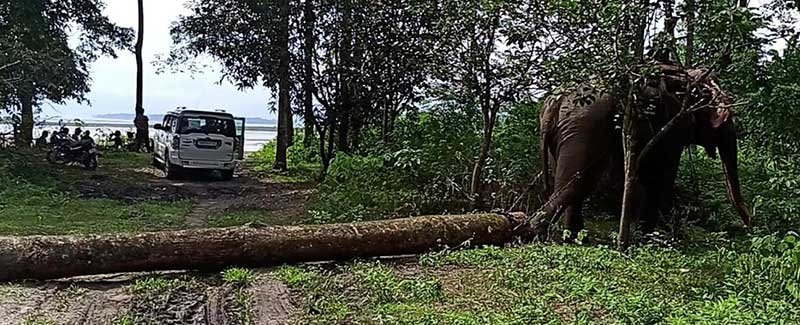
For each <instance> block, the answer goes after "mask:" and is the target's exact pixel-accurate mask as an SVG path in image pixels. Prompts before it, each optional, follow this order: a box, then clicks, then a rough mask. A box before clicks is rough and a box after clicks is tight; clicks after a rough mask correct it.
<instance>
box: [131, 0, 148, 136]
mask: <svg viewBox="0 0 800 325" xmlns="http://www.w3.org/2000/svg"><path fill="white" fill-rule="evenodd" d="M138 7H139V8H138V9H139V24H138V29H137V31H136V33H137V35H136V46H135V48H134V54H135V55H136V106H135V108H134V111H135V113H136V117H135V118H134V119H133V124H134V126H135V127H136V141H135V143H136V148H137V150H138V149H139V148H141V147H142V146H145V147H147V146H148V145H149V139H150V134H149V132H150V129H149V128H150V126H149V125H148V124H149V123H148V122H147V117H145V115H144V107H143V104H142V88H143V83H144V80H143V79H144V77H143V74H144V65H143V59H142V46H143V44H144V0H139V1H138Z"/></svg>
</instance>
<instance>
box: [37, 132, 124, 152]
mask: <svg viewBox="0 0 800 325" xmlns="http://www.w3.org/2000/svg"><path fill="white" fill-rule="evenodd" d="M127 139H128V140H129V141H130V142H128V143H126V142H125V138H123V137H122V132H120V131H115V132H114V133H112V134H111V135H110V136H109V138H108V142H107V143H108V145H109V147H110V148H111V149H114V150H129V151H135V148H136V146H135V139H136V136H135V134H134V133H133V132H127ZM64 141H69V142H72V143H78V142H81V141H83V142H85V141H94V139H92V134H91V132H89V131H84V130H82V129H81V128H79V127H78V128H75V130H74V131H73V133H70V130H69V128H67V127H62V128H60V129H59V130H58V131H53V132H52V133H51V132H50V131H47V130H45V131H42V134H41V135H39V137H38V138H37V139H36V141H35V142H34V145H35V146H36V147H37V148H47V147H50V146H54V145H58V144H60V143H63V142H64Z"/></svg>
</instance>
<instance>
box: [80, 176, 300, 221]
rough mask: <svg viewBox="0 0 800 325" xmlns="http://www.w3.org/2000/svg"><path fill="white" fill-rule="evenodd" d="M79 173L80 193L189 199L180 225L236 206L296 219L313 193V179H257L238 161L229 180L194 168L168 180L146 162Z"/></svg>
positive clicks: (131, 198) (136, 198)
mask: <svg viewBox="0 0 800 325" xmlns="http://www.w3.org/2000/svg"><path fill="white" fill-rule="evenodd" d="M82 172H83V173H84V174H83V175H82V177H80V178H79V179H78V181H77V184H76V185H75V186H76V187H77V190H78V192H79V193H80V195H81V196H82V197H87V198H108V199H115V200H122V201H125V202H140V201H179V200H192V201H193V202H194V205H193V207H192V210H191V212H190V213H189V214H188V215H187V216H186V220H185V222H184V223H185V227H186V228H202V227H205V226H206V225H207V223H208V218H209V217H210V216H214V215H221V214H224V213H226V212H233V211H240V210H259V211H263V212H264V214H265V215H266V214H269V215H272V216H280V219H281V220H284V221H285V222H283V223H293V222H298V221H300V219H301V218H302V217H303V216H304V215H305V212H306V211H307V209H308V204H309V202H310V201H311V199H312V198H313V195H314V193H315V184H314V183H280V182H275V181H273V180H271V179H262V178H258V177H255V176H254V174H253V173H251V172H250V171H249V170H248V169H247V167H246V165H244V164H243V165H242V166H240V168H237V172H236V174H235V175H234V178H233V179H232V180H230V181H222V180H220V179H219V177H218V175H215V174H214V173H199V172H193V173H186V174H185V175H183V177H181V178H179V179H177V180H169V179H166V178H165V177H164V173H163V172H162V171H161V170H159V169H157V168H155V167H151V166H147V167H139V168H135V169H122V170H111V169H104V168H100V169H98V170H97V171H92V172H88V171H82Z"/></svg>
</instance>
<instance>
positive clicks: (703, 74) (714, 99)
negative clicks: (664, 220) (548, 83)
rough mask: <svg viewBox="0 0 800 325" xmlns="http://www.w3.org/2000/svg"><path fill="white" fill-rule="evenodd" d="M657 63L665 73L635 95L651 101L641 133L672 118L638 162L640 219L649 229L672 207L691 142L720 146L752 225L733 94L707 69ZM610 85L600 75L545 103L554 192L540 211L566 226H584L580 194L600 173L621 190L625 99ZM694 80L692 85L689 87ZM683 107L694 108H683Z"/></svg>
mask: <svg viewBox="0 0 800 325" xmlns="http://www.w3.org/2000/svg"><path fill="white" fill-rule="evenodd" d="M657 67H658V68H659V69H660V76H661V77H659V78H652V79H654V80H651V81H649V82H647V83H646V84H645V85H644V86H642V87H641V90H640V91H639V92H638V93H636V96H634V98H636V101H635V103H636V104H635V105H636V106H635V107H644V106H647V107H649V108H650V110H649V111H650V114H649V115H648V116H646V118H643V119H638V120H639V121H640V123H639V124H637V130H639V132H640V133H639V134H638V136H637V138H640V139H645V140H649V139H652V138H653V137H654V136H655V135H656V133H657V132H659V130H661V129H662V127H664V126H665V125H667V124H668V123H670V121H671V120H673V118H674V121H672V123H671V124H672V127H671V128H669V130H668V131H666V132H665V133H664V134H663V136H661V137H659V139H658V140H657V141H656V142H655V143H654V145H653V146H652V149H650V150H649V151H648V153H647V154H646V155H645V156H643V157H642V158H641V163H640V164H639V171H638V174H637V182H636V183H635V184H634V187H633V193H632V195H633V196H632V197H633V200H634V201H633V202H634V214H635V216H636V217H637V219H639V220H641V221H642V227H643V230H644V231H645V232H651V231H652V230H653V229H654V228H655V226H656V223H657V221H658V219H659V217H660V216H661V215H666V214H668V213H669V211H670V210H671V207H672V197H673V187H674V184H675V179H676V177H677V174H678V167H679V165H680V159H681V155H682V153H683V151H684V148H686V147H687V146H688V145H692V144H694V145H699V146H702V147H703V148H704V149H705V151H706V152H707V153H708V155H709V156H711V157H712V158H716V153H717V151H718V152H719V156H720V160H721V161H722V166H723V170H724V173H725V180H726V187H727V188H726V189H727V194H728V197H729V199H730V201H731V202H732V204H733V206H734V207H735V209H736V211H737V212H738V214H739V216H740V217H741V218H742V221H743V222H744V224H745V225H747V226H749V225H750V224H751V220H752V218H751V216H750V214H749V212H748V210H747V208H746V205H745V203H744V199H743V197H742V194H741V189H740V183H739V172H738V158H737V152H738V145H737V135H736V126H735V123H734V120H733V114H732V112H731V106H732V105H731V102H732V101H731V99H730V98H729V97H728V96H727V94H725V92H724V91H722V90H721V89H720V87H719V86H718V81H717V78H716V76H715V75H713V74H711V73H710V71H708V70H706V69H688V70H687V69H682V68H680V67H676V66H670V65H663V64H662V65H658V66H657ZM690 85H691V86H694V87H689V86H690ZM606 88H607V87H605V85H604V83H603V82H599V81H590V82H585V83H583V84H580V85H578V86H577V87H573V88H571V89H568V90H567V91H563V92H561V93H559V94H551V95H550V96H548V97H546V98H545V100H544V102H543V104H542V107H541V111H540V116H539V122H540V136H541V150H542V152H541V157H542V165H543V175H544V179H545V188H546V192H547V194H548V195H549V198H548V199H547V201H546V202H545V204H544V205H543V206H542V208H541V210H540V211H541V213H543V215H544V216H546V217H549V218H551V219H550V220H555V219H557V218H559V217H561V216H562V215H563V224H564V227H565V228H566V229H568V230H570V232H571V233H572V234H577V232H578V231H580V230H582V229H584V222H583V217H582V216H581V209H582V205H583V201H584V200H585V199H586V198H587V196H588V195H589V194H591V193H592V192H593V190H594V189H595V188H596V187H597V185H598V183H599V182H600V180H601V178H611V179H612V182H611V183H609V184H612V185H609V186H606V188H605V190H606V191H611V192H615V193H616V194H617V195H618V197H621V192H622V186H621V184H622V180H623V174H624V173H623V164H624V157H623V144H622V134H621V121H620V120H621V117H620V115H621V114H620V111H621V109H622V104H623V100H624V99H623V98H617V97H615V96H614V95H612V94H611V92H610V91H607V90H605V89H606ZM690 88H691V89H694V91H691V92H688V93H687V89H690ZM686 96H689V98H686ZM687 103H688V104H689V105H686V104H687ZM684 105H686V106H684ZM682 107H693V108H695V107H697V108H696V109H693V110H692V111H691V112H689V113H683V114H679V113H680V111H681V108H682ZM676 116H677V117H676ZM647 142H648V141H639V142H638V143H636V144H634V146H633V150H634V152H637V153H640V154H641V153H642V151H643V149H644V147H645V144H646V143H647ZM551 162H552V166H550V165H551ZM609 175H610V176H609ZM604 176H606V177H604ZM604 183H606V182H604ZM613 184H617V186H613Z"/></svg>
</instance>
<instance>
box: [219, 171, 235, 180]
mask: <svg viewBox="0 0 800 325" xmlns="http://www.w3.org/2000/svg"><path fill="white" fill-rule="evenodd" d="M219 173H220V175H222V180H223V181H229V180H232V179H233V169H230V170H225V169H223V170H220V171H219Z"/></svg>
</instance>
